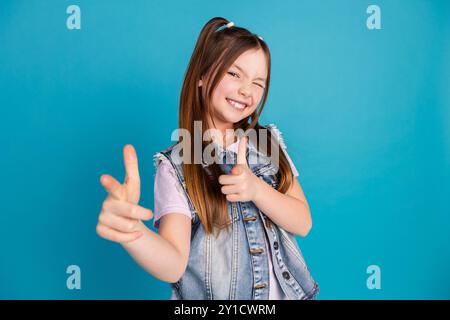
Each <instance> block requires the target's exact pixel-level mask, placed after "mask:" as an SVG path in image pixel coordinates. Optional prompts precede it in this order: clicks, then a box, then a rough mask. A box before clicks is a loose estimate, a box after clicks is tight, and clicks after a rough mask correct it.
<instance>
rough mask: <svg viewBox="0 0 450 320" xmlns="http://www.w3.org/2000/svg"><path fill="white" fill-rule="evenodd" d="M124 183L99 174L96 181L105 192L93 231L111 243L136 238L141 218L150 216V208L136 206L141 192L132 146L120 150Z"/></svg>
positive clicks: (138, 235) (135, 157) (136, 161)
mask: <svg viewBox="0 0 450 320" xmlns="http://www.w3.org/2000/svg"><path fill="white" fill-rule="evenodd" d="M123 158H124V164H125V171H126V175H125V183H124V184H120V183H119V182H118V181H117V180H116V179H114V178H113V177H112V176H110V175H107V174H105V175H102V176H101V177H100V183H101V184H102V185H103V187H104V188H105V190H106V191H107V192H108V196H107V197H106V199H105V200H104V201H103V205H102V210H101V212H100V215H99V217H98V224H97V229H96V230H97V234H98V235H99V236H101V237H103V238H105V239H108V240H112V241H115V242H119V243H122V242H130V241H133V240H136V239H138V238H139V237H140V236H141V235H142V232H141V231H139V230H137V229H138V226H139V224H140V223H142V221H141V220H149V219H151V218H152V217H153V213H152V211H150V210H149V209H146V208H144V207H141V206H139V205H138V202H139V198H140V195H141V180H140V177H139V168H138V159H137V155H136V151H135V150H134V147H133V146H132V145H126V146H125V147H124V149H123Z"/></svg>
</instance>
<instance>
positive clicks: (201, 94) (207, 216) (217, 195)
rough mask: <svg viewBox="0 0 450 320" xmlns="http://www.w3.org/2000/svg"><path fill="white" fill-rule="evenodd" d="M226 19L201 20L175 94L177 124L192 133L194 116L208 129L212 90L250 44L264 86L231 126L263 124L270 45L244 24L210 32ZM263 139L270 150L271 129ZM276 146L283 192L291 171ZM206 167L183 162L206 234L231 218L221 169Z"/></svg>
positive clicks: (203, 146)
mask: <svg viewBox="0 0 450 320" xmlns="http://www.w3.org/2000/svg"><path fill="white" fill-rule="evenodd" d="M228 22H229V21H228V20H226V19H224V18H221V17H216V18H213V19H211V20H209V21H208V22H207V23H206V24H205V26H204V27H203V29H202V30H201V32H200V35H199V37H198V39H197V43H196V46H195V49H194V52H193V53H192V57H191V60H190V62H189V65H188V68H187V71H186V74H185V78H184V81H183V87H182V90H181V96H180V110H179V127H180V129H186V130H188V131H189V132H190V134H191V137H192V136H194V121H201V124H202V131H203V132H201V133H199V134H201V137H203V133H204V132H205V131H206V130H208V129H209V124H208V123H209V122H208V119H212V118H211V115H212V114H213V112H214V109H213V108H212V106H211V97H212V93H213V91H214V89H215V88H216V86H217V85H218V83H219V82H220V80H221V79H222V77H223V76H224V75H225V72H226V71H227V70H228V68H229V67H230V66H231V65H232V64H233V62H234V61H235V60H236V59H237V58H238V57H239V56H240V55H241V54H242V53H243V52H245V51H247V50H249V49H262V50H263V51H264V53H265V55H266V58H267V68H268V70H267V80H266V89H265V90H264V94H263V97H262V99H261V102H260V105H259V106H258V108H256V110H255V111H254V112H253V113H252V114H251V115H250V116H248V117H247V118H245V119H242V120H241V121H239V122H237V123H235V124H234V129H238V128H241V129H243V130H244V131H245V130H248V129H255V130H256V132H259V129H260V128H263V127H262V126H261V125H260V124H259V123H258V119H259V116H260V114H261V112H262V109H263V107H264V104H265V102H266V99H267V93H268V90H269V85H270V65H271V62H270V51H269V48H268V46H267V44H266V43H265V42H264V41H263V40H261V39H260V38H259V37H258V35H256V34H254V33H252V32H250V31H248V30H247V29H245V28H241V27H237V26H233V27H230V28H225V29H223V30H221V31H219V32H215V31H216V29H217V28H219V27H221V26H224V25H226V24H227V23H228ZM200 79H202V83H203V84H202V86H199V85H198V84H199V80H200ZM249 120H250V123H249ZM202 140H203V139H202ZM258 140H259V139H258ZM267 140H268V141H267V146H268V147H267V150H271V147H270V143H271V141H272V142H275V140H273V139H271V134H270V131H269V132H268V134H267ZM183 142H187V141H184V139H183V141H181V143H183ZM258 145H259V144H258ZM205 146H206V142H202V151H203V150H204V148H205ZM186 148H189V150H191V152H190V154H191V155H194V145H193V143H190V145H187V144H186V145H184V146H183V150H187V149H186ZM278 148H279V152H278V153H279V170H278V177H279V186H278V191H280V192H282V193H285V192H286V191H287V190H288V189H289V187H290V185H291V183H292V179H293V176H292V170H291V168H290V165H289V162H288V160H287V159H286V156H285V155H284V153H283V152H282V151H281V149H280V146H279V145H278ZM202 154H203V153H202ZM208 171H209V172H208V173H207V172H205V169H204V168H203V166H202V164H201V163H200V164H198V163H194V162H192V161H191V162H189V163H186V162H184V163H183V173H184V177H185V181H186V189H187V192H188V194H189V196H190V198H191V200H192V203H193V205H194V207H195V210H196V211H197V214H198V216H199V219H200V221H201V223H202V225H203V227H204V229H205V231H206V233H208V234H209V233H212V231H213V229H214V227H216V226H217V227H219V229H220V228H222V227H223V226H228V225H229V223H230V220H229V214H228V207H227V200H226V197H225V195H224V194H222V192H221V185H220V184H219V182H218V177H219V175H221V174H223V172H222V170H221V168H220V166H219V165H218V164H217V163H213V164H210V165H209V166H208ZM219 231H220V230H219Z"/></svg>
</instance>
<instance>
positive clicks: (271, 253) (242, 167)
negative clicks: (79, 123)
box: [97, 18, 319, 300]
mask: <svg viewBox="0 0 450 320" xmlns="http://www.w3.org/2000/svg"><path fill="white" fill-rule="evenodd" d="M269 84H270V52H269V48H268V47H267V44H266V43H265V42H264V40H263V39H262V38H261V37H259V36H258V35H256V34H253V33H251V32H249V31H248V30H247V29H244V28H241V27H237V26H235V25H234V24H233V23H232V22H229V21H227V20H226V19H224V18H213V19H211V20H210V21H208V22H207V23H206V25H205V26H204V27H203V29H202V31H201V33H200V36H199V39H198V41H197V44H196V46H195V49H194V52H193V55H192V57H191V61H190V63H189V66H188V69H187V72H186V75H185V79H184V83H183V87H182V91H181V98H180V115H179V127H180V129H181V131H183V132H184V133H187V135H183V137H182V139H180V141H179V142H177V143H175V144H173V145H172V146H170V147H169V148H167V149H165V150H163V151H161V152H158V153H157V154H155V157H154V160H155V166H156V168H157V171H156V176H155V208H154V218H155V219H154V226H155V227H156V228H158V230H159V233H155V232H153V231H152V230H150V229H149V228H147V227H146V226H145V224H144V223H143V222H142V220H148V219H151V218H152V217H153V213H152V212H151V211H150V210H148V209H145V208H143V207H141V206H139V205H138V202H139V197H140V180H139V172H138V164H137V156H136V153H135V150H134V148H133V147H132V146H131V145H127V146H125V148H124V161H125V168H126V179H125V183H124V184H123V185H121V184H120V183H119V182H117V180H115V179H114V178H113V177H111V176H109V175H103V176H102V177H101V179H100V181H101V183H102V185H103V186H104V187H105V189H106V190H107V191H108V196H107V198H106V199H105V201H104V202H103V207H102V211H101V213H100V215H99V222H98V225H97V233H98V234H99V235H100V236H101V237H103V238H106V239H109V240H112V241H116V242H119V243H121V244H122V246H123V247H124V248H125V249H126V250H127V251H128V253H129V254H130V255H131V256H132V257H133V258H134V259H135V260H136V262H137V263H138V264H139V265H141V266H142V267H143V268H144V269H145V270H146V271H148V272H149V273H151V274H152V275H154V276H155V277H157V278H159V279H161V280H163V281H167V282H170V283H171V284H172V289H173V293H172V299H254V300H260V299H313V298H315V297H316V295H317V293H318V289H319V287H318V285H317V283H316V282H315V281H314V279H313V278H312V277H311V275H310V272H309V269H308V267H307V266H306V263H305V260H304V258H303V256H302V253H301V251H300V248H299V247H298V244H297V242H296V240H295V237H294V235H295V234H298V235H300V236H303V237H304V236H306V235H307V234H308V232H309V230H310V229H311V226H312V222H311V215H310V210H309V205H308V203H307V201H306V198H305V196H304V194H303V191H302V189H301V187H300V184H299V182H298V180H297V178H296V177H297V176H298V172H297V170H296V168H295V166H294V164H293V163H292V161H291V159H290V157H289V155H288V154H287V151H286V146H285V144H284V141H283V139H282V137H281V133H280V131H279V130H278V129H277V128H276V127H275V126H274V125H268V126H262V125H260V124H259V122H258V120H259V117H260V114H261V111H262V109H263V107H264V104H265V101H266V99H267V93H268V89H269ZM199 124H200V126H199ZM236 131H237V132H239V133H241V135H240V138H239V134H236ZM242 132H244V136H243V135H242ZM251 133H256V134H254V135H253V136H252V137H254V138H256V140H257V141H258V142H259V143H257V142H256V141H254V140H253V139H251ZM196 135H200V136H202V137H203V139H201V144H200V146H198V145H197V146H196V145H195V143H192V139H191V138H192V136H194V137H195V136H196ZM211 146H212V148H210V147H211ZM262 146H264V147H262ZM208 150H209V151H212V153H211V158H212V159H213V160H214V161H212V162H211V161H208V160H207V159H206V158H207V157H205V153H206V154H207V155H208V154H209V153H208V152H207V151H208ZM267 150H270V152H267ZM199 151H200V161H196V158H197V160H198V157H199ZM279 151H281V152H279ZM191 155H194V161H192V157H191ZM274 160H275V161H274Z"/></svg>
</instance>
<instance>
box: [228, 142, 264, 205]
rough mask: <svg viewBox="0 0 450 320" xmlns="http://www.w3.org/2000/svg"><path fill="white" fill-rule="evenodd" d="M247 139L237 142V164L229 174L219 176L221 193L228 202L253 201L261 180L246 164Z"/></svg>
mask: <svg viewBox="0 0 450 320" xmlns="http://www.w3.org/2000/svg"><path fill="white" fill-rule="evenodd" d="M246 152H247V138H246V137H243V138H241V139H240V141H239V147H238V153H237V164H236V165H235V166H234V167H233V168H232V169H231V172H230V174H223V175H220V176H219V183H220V184H221V185H222V188H221V191H222V193H223V194H225V195H226V198H227V200H228V201H231V202H235V201H253V200H254V199H255V196H256V194H257V192H258V191H257V189H258V186H259V184H260V183H261V180H260V179H259V178H258V177H257V176H256V175H255V174H254V173H253V172H252V170H251V169H250V167H249V166H248V164H247V159H246Z"/></svg>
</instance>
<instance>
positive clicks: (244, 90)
mask: <svg viewBox="0 0 450 320" xmlns="http://www.w3.org/2000/svg"><path fill="white" fill-rule="evenodd" d="M250 92H251V90H250V89H249V85H245V84H244V85H242V86H241V87H240V88H239V93H240V94H242V95H243V96H245V97H248V96H250Z"/></svg>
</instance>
